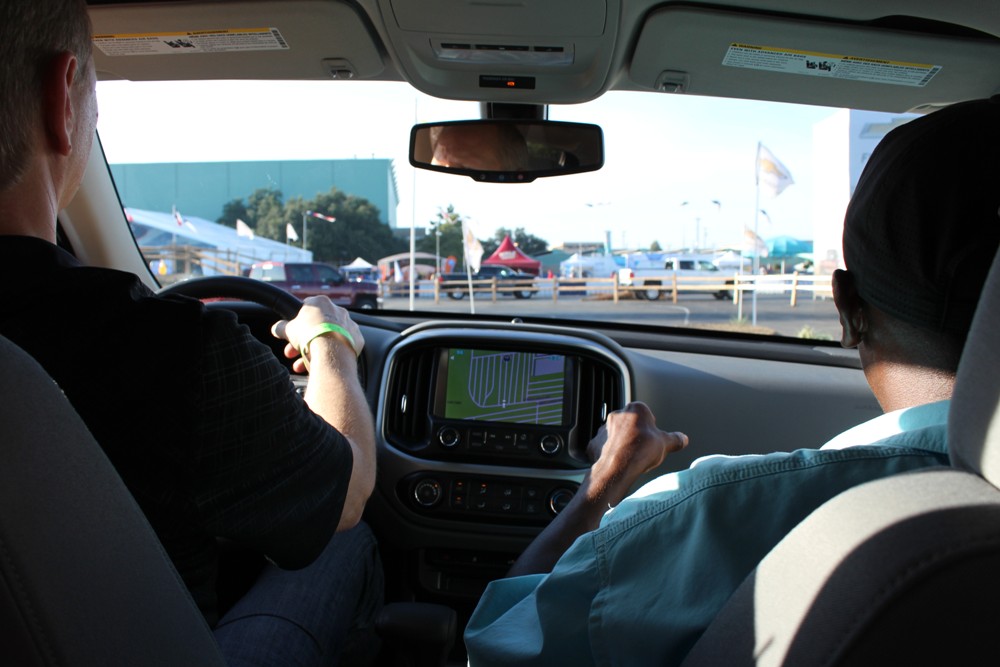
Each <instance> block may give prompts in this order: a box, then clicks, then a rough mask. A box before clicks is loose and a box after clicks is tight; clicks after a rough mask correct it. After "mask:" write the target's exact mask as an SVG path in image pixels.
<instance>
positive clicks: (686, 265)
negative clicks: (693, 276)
mask: <svg viewBox="0 0 1000 667" xmlns="http://www.w3.org/2000/svg"><path fill="white" fill-rule="evenodd" d="M693 268H694V260H691V259H682V260H681V271H690V270H692V269H693Z"/></svg>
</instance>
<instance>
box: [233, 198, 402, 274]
mask: <svg viewBox="0 0 1000 667" xmlns="http://www.w3.org/2000/svg"><path fill="white" fill-rule="evenodd" d="M306 211H315V212H317V213H322V214H323V215H328V216H330V217H333V218H336V222H328V221H326V220H322V219H319V218H314V217H309V218H308V225H309V229H308V235H304V234H303V229H302V222H303V216H304V214H305V212H306ZM237 218H239V219H241V220H243V221H244V222H245V223H247V225H249V226H250V228H251V229H253V230H254V233H256V234H257V235H259V236H261V237H263V238H268V239H273V240H275V241H281V242H282V243H284V242H285V240H286V229H287V227H288V225H289V224H290V225H292V228H293V229H294V230H295V233H296V234H298V236H299V239H302V238H303V236H306V239H305V242H306V245H307V248H306V249H307V250H312V252H313V258H314V259H315V260H316V261H317V262H328V263H331V264H346V263H348V262H350V261H351V260H352V259H354V258H355V257H364V258H366V259H368V260H369V261H375V260H378V259H379V258H381V257H385V256H386V255H391V254H394V253H397V252H403V251H404V250H406V248H407V247H408V244H407V243H406V242H405V241H403V240H401V239H397V238H396V237H395V236H393V234H392V230H391V229H389V227H388V226H387V225H385V224H383V223H382V222H381V221H380V220H379V210H378V208H377V207H376V206H375V205H373V204H372V203H371V202H370V201H368V200H367V199H364V198H362V197H355V196H352V195H348V194H346V193H344V192H342V191H341V190H338V189H337V188H335V187H333V188H330V191H329V192H325V193H320V194H317V195H316V198H315V199H311V200H308V201H306V200H303V199H302V198H301V197H295V198H294V199H292V200H290V201H289V202H287V203H283V202H282V194H281V192H280V191H279V190H274V189H270V188H261V189H258V190H255V191H254V192H253V194H251V195H250V196H249V197H248V198H247V200H246V203H244V200H243V199H234V200H232V201H230V202H229V203H227V204H225V205H224V206H223V208H222V216H221V217H220V218H219V220H218V221H219V223H220V224H224V225H227V226H230V227H235V226H236V220H237Z"/></svg>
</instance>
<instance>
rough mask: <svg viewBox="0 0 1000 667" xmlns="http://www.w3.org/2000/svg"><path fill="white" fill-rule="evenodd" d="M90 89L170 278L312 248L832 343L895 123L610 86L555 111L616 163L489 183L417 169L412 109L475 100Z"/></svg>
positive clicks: (238, 269)
mask: <svg viewBox="0 0 1000 667" xmlns="http://www.w3.org/2000/svg"><path fill="white" fill-rule="evenodd" d="M98 94H99V105H100V120H99V126H98V131H99V135H100V138H101V142H102V146H103V148H104V150H105V154H106V157H107V159H108V162H109V164H110V165H111V171H112V175H113V176H114V178H115V182H116V185H117V187H118V191H119V195H120V197H121V200H122V204H123V206H124V207H125V210H126V219H127V220H128V222H129V224H130V226H131V228H132V231H133V233H134V234H135V236H136V239H137V242H138V243H139V245H140V247H141V248H142V250H143V252H144V254H145V257H146V260H147V262H148V264H149V266H150V270H151V271H152V272H153V273H154V274H155V275H156V276H157V279H158V280H159V282H160V283H161V284H168V283H171V282H175V281H177V280H181V279H185V278H188V277H191V276H195V275H207V274H218V273H224V274H225V273H228V274H241V273H242V274H244V275H251V274H250V269H251V267H252V266H253V265H254V264H259V263H261V262H265V261H273V262H286V263H290V262H318V263H323V264H327V265H330V266H333V267H337V268H343V267H347V268H346V269H344V274H345V275H348V276H351V281H349V282H351V283H353V282H354V281H355V280H358V281H361V280H367V279H374V280H376V281H378V282H379V283H380V287H379V294H380V296H381V302H380V307H381V308H383V309H386V310H418V311H426V312H441V313H455V312H470V311H472V312H476V313H478V314H483V315H496V314H503V315H517V316H523V317H532V318H553V317H554V318H559V319H566V320H595V319H600V320H604V321H618V322H627V323H633V324H635V323H639V324H644V325H654V326H655V325H659V326H668V327H677V326H685V327H695V328H705V329H715V330H723V331H733V332H743V333H752V334H760V335H765V336H772V335H778V336H785V337H800V338H814V339H826V340H832V339H836V338H838V337H839V327H838V324H837V317H836V311H835V309H834V306H833V303H832V299H831V294H830V279H829V277H830V274H831V273H832V271H833V270H834V269H835V268H837V267H838V266H839V265H840V233H841V229H842V218H843V212H844V208H845V206H846V203H847V200H848V198H849V196H850V192H851V190H852V188H853V184H854V183H856V181H857V178H858V175H859V174H860V169H861V167H862V166H863V163H864V159H865V158H866V157H867V154H868V153H870V151H871V148H872V147H873V146H874V144H875V143H876V142H877V140H878V139H879V138H880V137H881V136H882V135H884V133H885V132H886V131H887V130H888V129H889V128H890V127H891V126H892V125H893V123H895V122H898V121H899V120H900V118H898V117H896V116H893V115H890V114H873V113H864V112H852V111H849V110H838V109H831V108H820V107H809V106H796V105H787V104H784V105H782V104H774V103H764V102H754V101H746V100H729V99H713V98H704V97H685V96H678V95H656V94H650V93H635V92H612V93H608V94H605V95H603V96H602V97H600V98H599V99H597V100H594V101H592V102H589V103H586V104H579V105H572V106H553V107H551V108H550V109H549V112H548V113H549V118H550V119H551V120H561V121H577V122H586V123H595V124H597V125H599V126H600V127H601V128H602V129H603V132H604V141H605V165H604V167H603V168H602V169H600V170H598V171H594V172H590V173H584V174H578V175H571V176H564V177H556V178H540V179H538V180H536V181H534V182H532V183H527V184H524V183H519V184H496V183H480V182H476V181H474V180H472V179H471V178H468V177H464V176H455V175H448V174H440V173H437V172H432V171H423V170H418V169H414V168H412V167H411V166H410V164H409V161H408V152H407V151H408V143H409V132H410V128H411V126H412V125H413V124H414V123H417V122H431V121H440V120H460V119H471V118H477V117H478V116H479V113H480V111H479V109H480V107H479V105H478V104H477V103H469V102H455V101H447V100H440V99H435V98H431V97H428V96H425V95H421V94H419V93H416V92H415V91H413V89H412V88H410V87H409V86H407V85H406V84H401V83H386V82H350V83H335V82H261V81H239V82H237V81H223V82H218V81H213V82H193V83H192V82H155V83H152V82H124V81H107V82H101V83H100V84H99V87H98ZM463 228H465V229H467V230H469V232H470V233H471V234H470V235H468V236H463ZM466 238H469V239H470V240H471V239H473V238H474V239H475V240H478V241H479V244H478V245H479V246H480V247H481V254H480V250H479V248H478V247H476V244H475V243H474V242H473V243H471V244H466V243H465V242H464V239H466ZM470 264H471V267H470ZM477 264H482V265H495V264H500V265H504V266H507V267H509V268H510V269H512V270H513V272H514V273H515V274H516V275H515V276H506V277H505V276H497V277H494V275H495V272H494V274H492V275H489V276H477V275H475V271H474V270H469V269H475V268H476V265H477ZM411 268H412V270H411ZM252 275H255V276H256V275H257V273H255V274H252ZM261 277H264V276H263V275H262V276H261ZM470 291H471V294H470Z"/></svg>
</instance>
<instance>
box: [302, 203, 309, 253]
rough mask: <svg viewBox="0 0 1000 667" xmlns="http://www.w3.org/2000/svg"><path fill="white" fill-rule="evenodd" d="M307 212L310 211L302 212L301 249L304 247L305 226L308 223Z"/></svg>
mask: <svg viewBox="0 0 1000 667" xmlns="http://www.w3.org/2000/svg"><path fill="white" fill-rule="evenodd" d="M309 213H310V211H306V212H305V213H303V214H302V249H303V250H305V249H306V227H307V226H308V224H309Z"/></svg>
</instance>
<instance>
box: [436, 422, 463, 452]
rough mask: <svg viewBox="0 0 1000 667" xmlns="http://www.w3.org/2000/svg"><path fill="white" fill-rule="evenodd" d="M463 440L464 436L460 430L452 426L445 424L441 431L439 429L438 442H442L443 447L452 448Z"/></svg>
mask: <svg viewBox="0 0 1000 667" xmlns="http://www.w3.org/2000/svg"><path fill="white" fill-rule="evenodd" d="M461 441H462V436H460V435H459V434H458V430H457V429H454V428H452V427H450V426H445V427H444V428H442V429H441V430H440V431H438V442H440V443H441V446H442V447H445V448H447V449H451V448H452V447H454V446H455V445H457V444H458V443H459V442H461Z"/></svg>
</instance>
